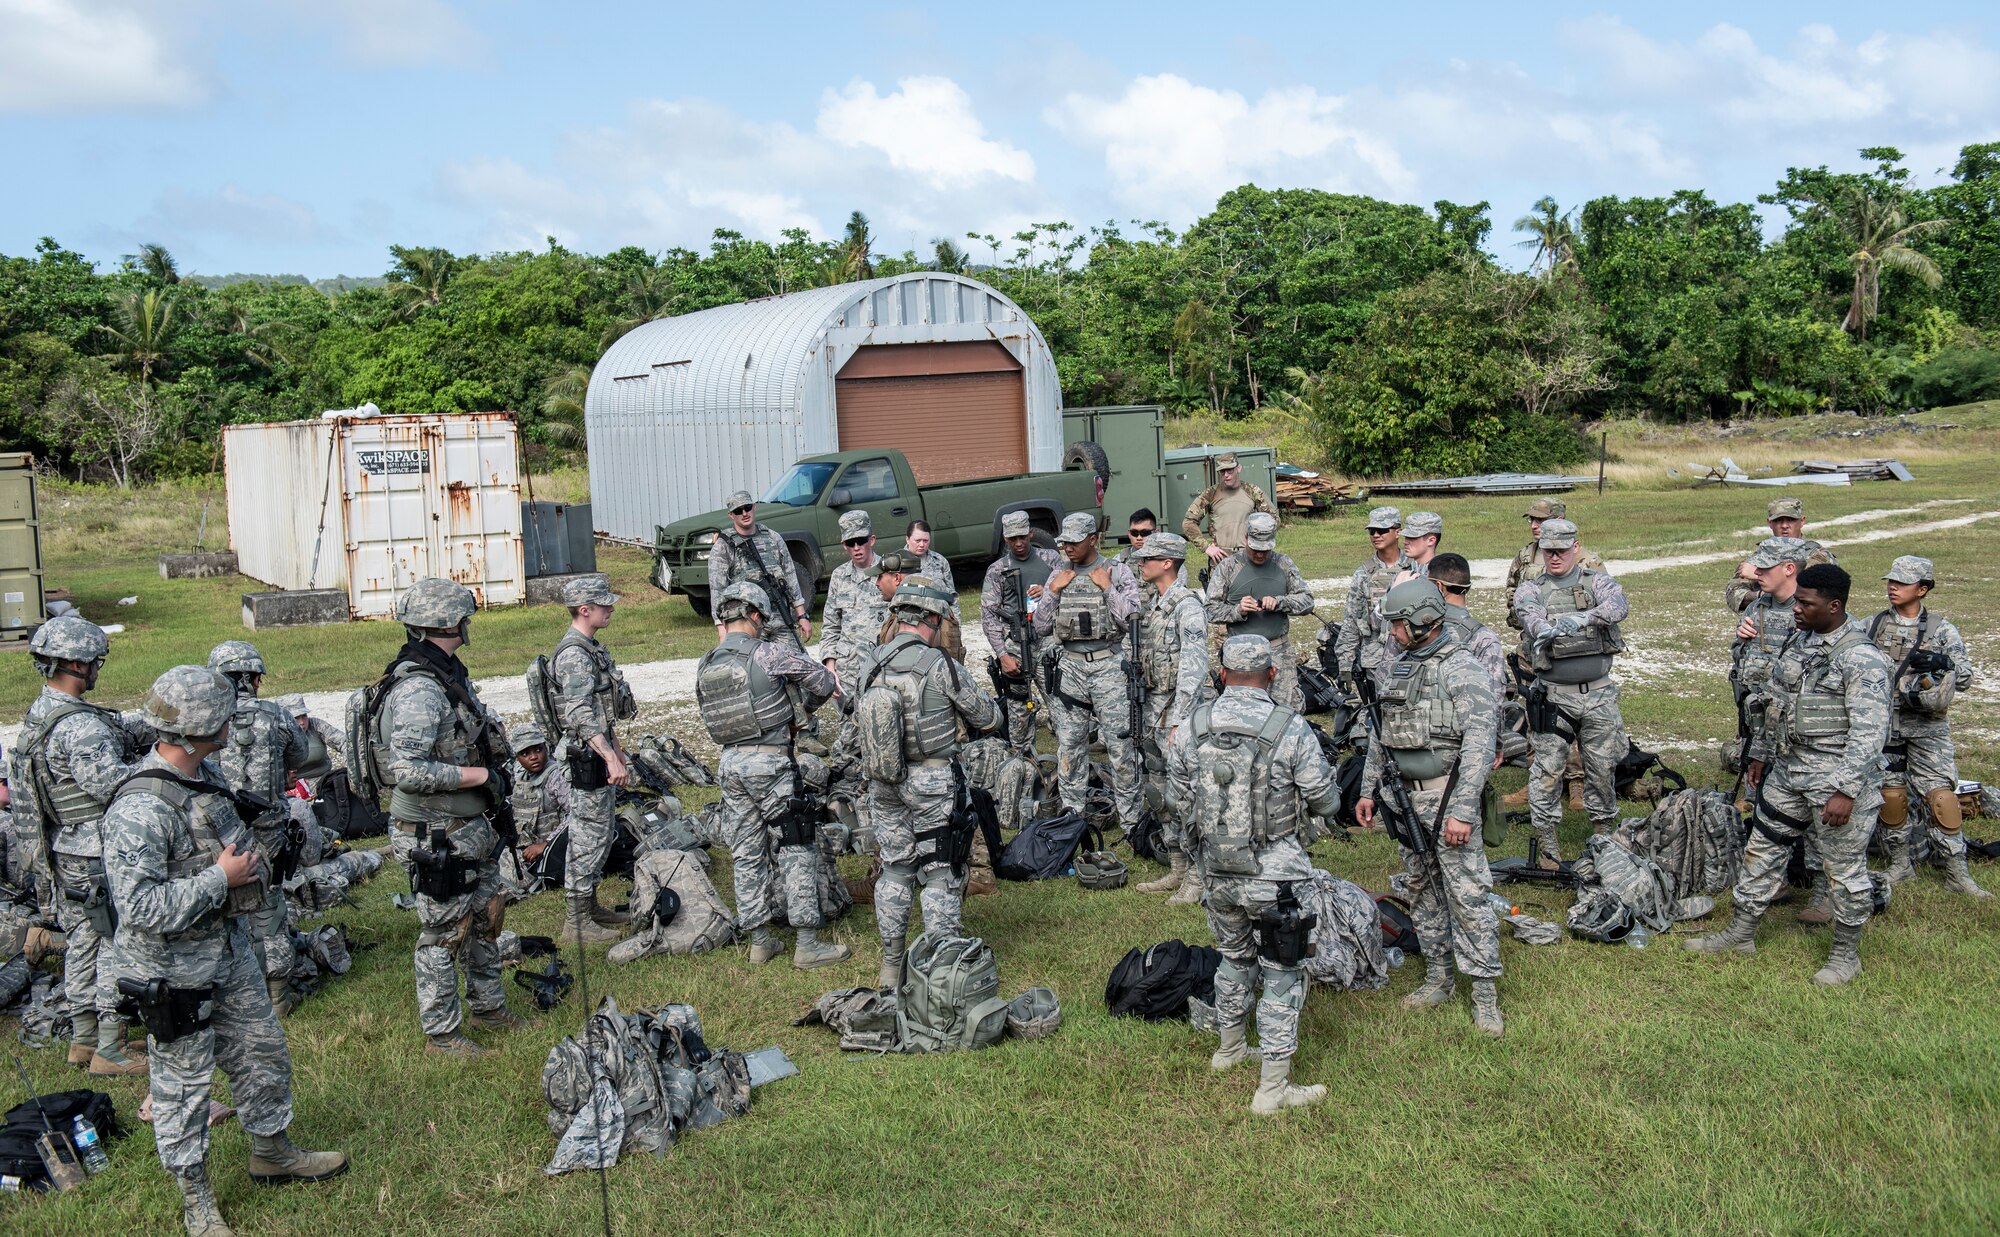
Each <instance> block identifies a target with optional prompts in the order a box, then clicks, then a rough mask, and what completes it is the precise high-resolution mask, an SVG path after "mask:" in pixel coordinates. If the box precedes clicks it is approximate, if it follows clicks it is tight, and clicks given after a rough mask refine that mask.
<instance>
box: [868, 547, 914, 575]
mask: <svg viewBox="0 0 2000 1237" xmlns="http://www.w3.org/2000/svg"><path fill="white" fill-rule="evenodd" d="M923 566H924V560H923V559H921V558H918V557H917V556H916V555H914V554H912V553H910V552H909V551H908V550H897V551H896V552H895V553H893V554H884V555H883V556H882V557H880V558H878V559H876V560H875V565H874V566H873V567H870V568H869V569H868V575H869V577H870V578H871V579H872V578H876V577H880V576H885V575H896V576H906V575H909V574H910V573H911V572H913V571H921V570H923Z"/></svg>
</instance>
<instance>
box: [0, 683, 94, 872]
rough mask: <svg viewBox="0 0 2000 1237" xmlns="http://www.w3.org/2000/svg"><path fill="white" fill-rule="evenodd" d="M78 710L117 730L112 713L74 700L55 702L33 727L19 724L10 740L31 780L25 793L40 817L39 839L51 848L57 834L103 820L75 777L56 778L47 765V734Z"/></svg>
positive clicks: (88, 794)
mask: <svg viewBox="0 0 2000 1237" xmlns="http://www.w3.org/2000/svg"><path fill="white" fill-rule="evenodd" d="M79 713H94V714H96V715H97V716H98V717H100V718H102V719H103V720H104V722H105V724H106V725H108V726H110V727H111V728H112V729H113V730H114V731H118V730H119V722H118V715H117V714H116V713H113V712H111V710H109V709H100V708H98V707H97V706H96V705H94V704H90V703H89V702H87V701H83V700H78V701H76V702H75V703H74V704H59V705H57V706H56V707H55V708H53V709H50V710H49V711H48V712H47V713H44V714H42V716H41V717H39V718H37V719H36V720H35V724H34V725H33V726H24V727H22V728H21V733H20V736H19V737H18V738H17V739H15V741H14V754H15V759H17V760H21V761H24V762H25V763H26V769H27V772H28V776H29V777H30V778H31V779H32V783H31V785H30V787H29V794H30V795H32V796H33V800H34V805H35V809H36V811H37V812H38V813H39V814H40V816H41V833H42V839H43V841H44V842H45V843H46V844H47V845H48V846H49V848H50V849H51V850H54V849H55V839H56V837H57V835H58V834H60V833H62V832H64V831H66V830H71V829H87V828H89V827H91V826H93V825H95V824H97V822H98V821H100V820H102V819H104V806H103V805H102V804H100V803H98V801H97V800H95V799H93V798H91V797H90V792H89V791H86V790H85V789H84V788H83V787H82V786H80V785H78V784H77V781H76V779H75V778H72V777H62V778H59V777H57V776H56V775H55V770H54V769H52V768H50V767H49V753H48V747H49V736H50V735H52V734H54V733H55V729H56V726H57V724H58V723H60V722H62V721H63V720H64V719H65V718H69V717H74V716H76V715H77V714H79Z"/></svg>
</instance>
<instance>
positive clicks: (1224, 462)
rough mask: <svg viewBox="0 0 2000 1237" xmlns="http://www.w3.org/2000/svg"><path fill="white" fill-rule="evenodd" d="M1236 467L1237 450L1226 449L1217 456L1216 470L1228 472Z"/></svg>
mask: <svg viewBox="0 0 2000 1237" xmlns="http://www.w3.org/2000/svg"><path fill="white" fill-rule="evenodd" d="M1234 467H1236V452H1234V451H1224V452H1222V453H1221V454H1220V455H1218V456H1216V457H1215V471H1217V472H1228V471H1229V470H1230V469H1232V468H1234Z"/></svg>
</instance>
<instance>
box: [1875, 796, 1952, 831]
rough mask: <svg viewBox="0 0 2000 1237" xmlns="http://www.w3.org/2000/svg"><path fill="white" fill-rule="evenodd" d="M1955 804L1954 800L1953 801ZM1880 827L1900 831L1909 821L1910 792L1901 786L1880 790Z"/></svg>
mask: <svg viewBox="0 0 2000 1237" xmlns="http://www.w3.org/2000/svg"><path fill="white" fill-rule="evenodd" d="M1954 802H1956V800H1954ZM1881 821H1882V827H1883V828H1885V829H1901V828H1902V827H1903V826H1904V825H1906V824H1908V823H1909V821H1910V792H1909V790H1908V789H1907V788H1905V787H1902V786H1884V787H1883V788H1882V813H1881Z"/></svg>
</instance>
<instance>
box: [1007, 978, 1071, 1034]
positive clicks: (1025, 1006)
mask: <svg viewBox="0 0 2000 1237" xmlns="http://www.w3.org/2000/svg"><path fill="white" fill-rule="evenodd" d="M1061 1025H1062V1006H1061V1005H1060V1004H1058V1003H1057V1002H1056V994H1055V992H1054V991H1053V990H1051V989H1048V988H1030V989H1028V990H1027V991H1026V992H1023V993H1022V994H1021V995H1020V996H1017V997H1015V998H1014V999H1013V1000H1011V1001H1009V1002H1007V1034H1009V1035H1012V1036H1013V1037H1014V1038H1016V1039H1040V1038H1042V1037H1043V1036H1044V1035H1053V1034H1054V1033H1055V1029H1056V1028H1057V1027H1059V1026H1061Z"/></svg>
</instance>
